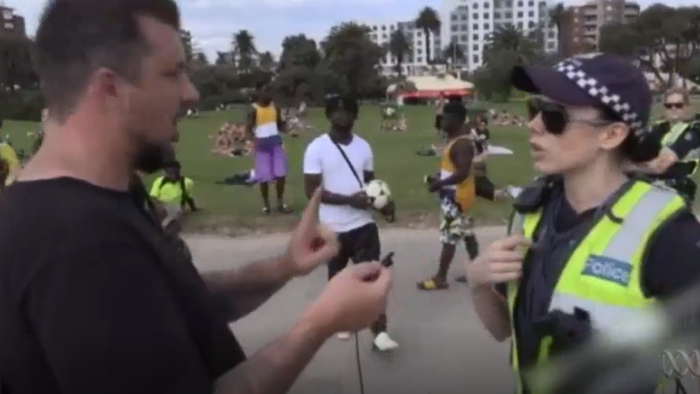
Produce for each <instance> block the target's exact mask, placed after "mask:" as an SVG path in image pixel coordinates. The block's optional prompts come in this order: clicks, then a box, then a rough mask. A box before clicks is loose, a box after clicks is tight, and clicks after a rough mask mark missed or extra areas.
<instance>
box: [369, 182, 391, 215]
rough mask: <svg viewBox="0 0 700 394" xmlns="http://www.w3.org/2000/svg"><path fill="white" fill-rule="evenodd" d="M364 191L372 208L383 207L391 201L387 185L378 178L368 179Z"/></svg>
mask: <svg viewBox="0 0 700 394" xmlns="http://www.w3.org/2000/svg"><path fill="white" fill-rule="evenodd" d="M364 191H365V194H367V197H369V201H370V203H371V204H372V207H373V208H374V209H377V210H379V209H383V208H384V207H386V206H387V204H389V202H390V201H391V190H390V189H389V185H388V184H387V183H386V182H384V181H382V180H380V179H374V180H372V181H370V182H369V183H368V184H367V185H366V186H365V189H364Z"/></svg>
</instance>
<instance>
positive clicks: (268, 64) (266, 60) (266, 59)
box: [258, 51, 276, 72]
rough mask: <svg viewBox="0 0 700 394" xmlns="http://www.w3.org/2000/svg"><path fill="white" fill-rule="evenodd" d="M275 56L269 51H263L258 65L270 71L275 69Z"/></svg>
mask: <svg viewBox="0 0 700 394" xmlns="http://www.w3.org/2000/svg"><path fill="white" fill-rule="evenodd" d="M275 66H276V65H275V57H274V56H272V53H270V52H269V51H266V52H263V53H261V54H260V57H259V58H258V67H260V68H261V69H263V70H265V71H267V72H270V71H272V70H274V69H275Z"/></svg>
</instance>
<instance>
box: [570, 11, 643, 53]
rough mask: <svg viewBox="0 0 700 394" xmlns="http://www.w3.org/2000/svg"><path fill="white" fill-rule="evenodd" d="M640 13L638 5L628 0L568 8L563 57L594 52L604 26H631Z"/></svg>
mask: <svg viewBox="0 0 700 394" xmlns="http://www.w3.org/2000/svg"><path fill="white" fill-rule="evenodd" d="M639 12H640V7H639V4H637V3H633V2H628V1H625V0H592V1H589V2H587V3H585V4H583V5H579V6H572V7H569V8H567V9H566V11H565V12H564V18H563V21H562V31H561V35H562V50H563V52H564V54H565V55H567V56H571V55H574V54H576V53H580V52H585V51H589V50H591V49H594V48H595V47H597V45H598V40H599V39H600V28H601V27H602V26H604V25H605V24H608V23H629V22H631V21H633V20H634V19H635V18H636V17H637V16H638V15H639Z"/></svg>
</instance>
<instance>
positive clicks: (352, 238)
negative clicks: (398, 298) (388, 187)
mask: <svg viewBox="0 0 700 394" xmlns="http://www.w3.org/2000/svg"><path fill="white" fill-rule="evenodd" d="M357 114H358V104H357V102H356V101H354V100H351V99H348V98H344V97H340V96H335V97H331V98H329V99H328V101H327V102H326V117H327V118H328V120H329V121H330V123H331V131H330V132H329V133H327V134H324V135H322V136H320V137H317V138H316V139H314V140H313V141H312V142H311V143H310V144H309V146H308V147H307V148H306V152H305V153H304V186H305V189H306V194H307V196H309V197H310V196H311V195H312V194H313V192H314V191H315V190H316V189H317V188H318V187H322V188H323V191H324V192H323V197H322V200H321V201H322V204H321V208H320V211H319V217H320V220H321V222H322V223H323V224H324V225H326V226H328V227H329V228H330V229H331V230H333V231H335V232H336V233H337V234H338V239H339V241H340V246H341V247H340V252H339V253H338V255H337V256H336V257H335V258H334V259H333V260H331V261H330V262H329V263H328V279H329V280H330V278H332V277H333V276H334V275H335V274H337V273H338V272H340V271H341V270H343V269H344V268H345V267H346V266H347V264H348V261H349V260H352V261H353V263H355V264H357V263H361V262H363V261H379V259H380V253H381V243H380V241H379V230H378V229H377V225H376V224H375V223H374V220H373V219H372V214H371V213H370V212H369V208H370V203H369V199H368V198H367V195H366V194H365V193H364V192H363V187H364V185H365V182H369V181H370V180H372V179H374V157H373V154H372V148H371V147H370V145H369V143H367V141H365V140H364V139H363V138H361V137H359V136H357V135H354V134H353V132H352V127H353V125H354V123H355V120H356V119H357ZM371 330H372V333H373V334H374V342H373V348H374V349H375V350H381V351H385V350H392V349H395V348H397V347H398V344H397V343H396V342H394V341H393V340H392V339H391V337H389V334H388V333H387V319H386V315H384V316H382V317H381V318H380V319H379V320H378V321H376V322H375V323H374V324H372V327H371ZM338 338H340V339H348V338H350V333H346V332H343V333H339V334H338Z"/></svg>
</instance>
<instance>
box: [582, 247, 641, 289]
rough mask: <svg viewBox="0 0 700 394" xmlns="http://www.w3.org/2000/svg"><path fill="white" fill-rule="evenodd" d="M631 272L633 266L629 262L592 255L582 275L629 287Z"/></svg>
mask: <svg viewBox="0 0 700 394" xmlns="http://www.w3.org/2000/svg"><path fill="white" fill-rule="evenodd" d="M631 272H632V265H631V264H629V263H627V262H624V261H620V260H616V259H612V258H610V257H605V256H598V255H590V256H588V260H586V266H585V267H583V272H581V274H582V275H586V276H592V277H595V278H598V279H602V280H607V281H609V282H615V283H617V284H619V285H621V286H625V287H626V286H627V285H629V282H630V273H631Z"/></svg>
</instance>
